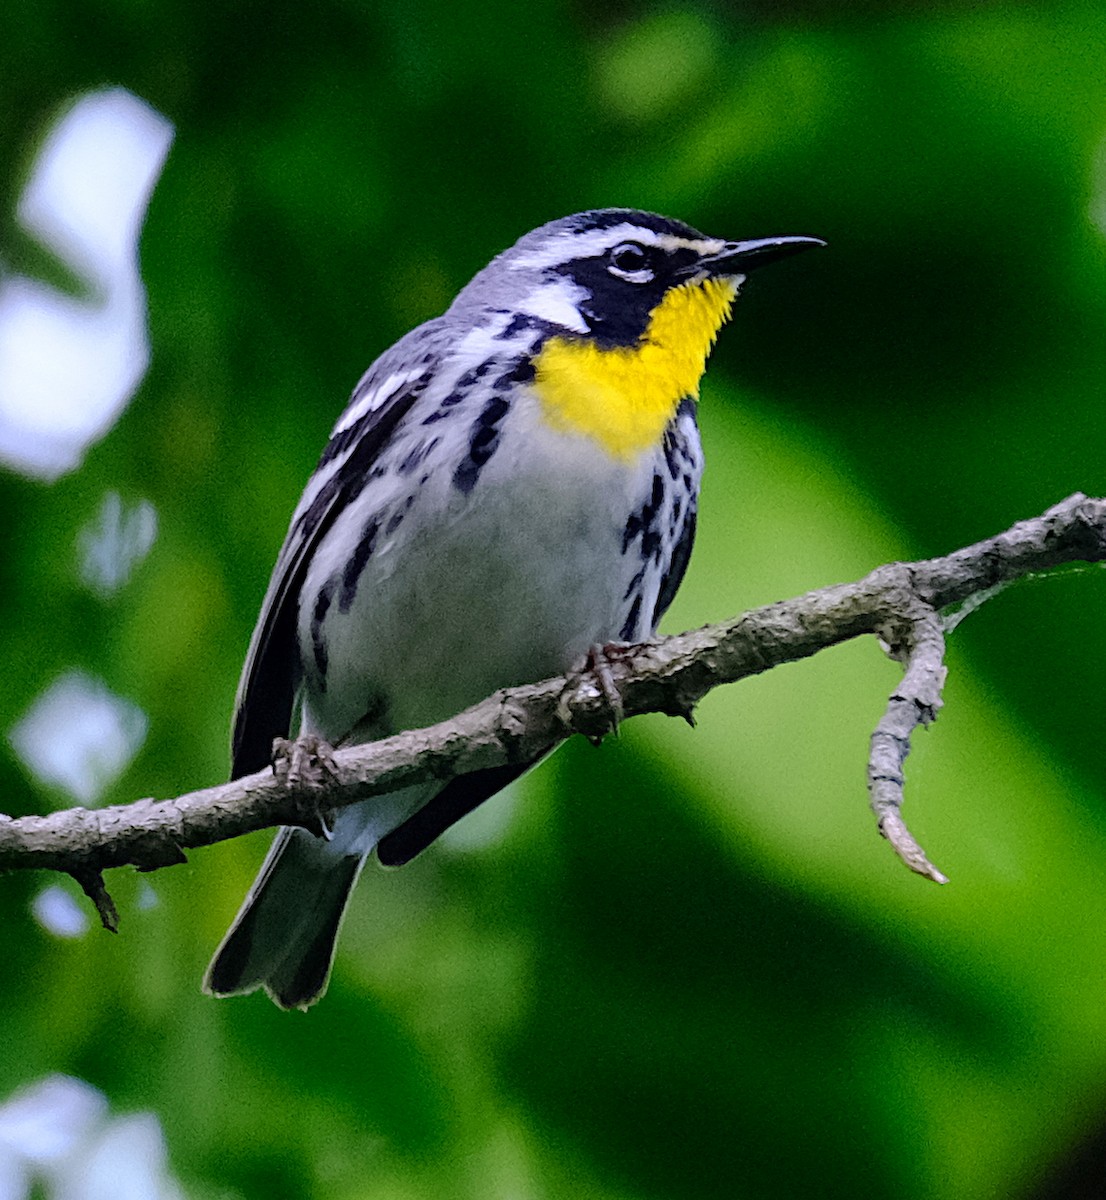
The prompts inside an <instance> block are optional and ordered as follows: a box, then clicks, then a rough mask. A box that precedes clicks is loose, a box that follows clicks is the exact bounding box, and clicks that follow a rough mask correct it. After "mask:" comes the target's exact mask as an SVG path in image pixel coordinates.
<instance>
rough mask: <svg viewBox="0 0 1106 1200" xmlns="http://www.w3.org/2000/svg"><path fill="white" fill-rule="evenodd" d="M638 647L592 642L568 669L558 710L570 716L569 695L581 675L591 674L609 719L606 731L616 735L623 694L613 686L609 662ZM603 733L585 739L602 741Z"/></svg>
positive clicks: (621, 714) (569, 721) (620, 643)
mask: <svg viewBox="0 0 1106 1200" xmlns="http://www.w3.org/2000/svg"><path fill="white" fill-rule="evenodd" d="M636 649H637V645H636V643H633V642H606V643H604V644H602V645H600V644H599V643H598V642H596V643H594V644H593V645H591V646H590V647H589V648H588V652H587V653H586V654H585V655H584V657H583V658H582V659H581V660H580V662H579V663H578V664H577V665H576V666H575V667H574V668H573V669H572V670H571V671H570V672H569V673H568V682H567V684H566V686H565V690H564V692H563V693H562V696H561V710H562V715H563V716H564V717H566V719H567V718H569V717H570V712H569V710H570V704H569V701H570V697H571V694H572V693H573V692H574V691H575V690H576V688H577V686H578V685H579V684H580V682H582V680H583V677H585V676H589V675H590V676H591V679H592V681H593V682H594V684H595V687H596V689H597V690H598V692H599V694H600V696H602V697H603V699H604V700H605V701H606V704H607V712H608V716H609V721H610V728H609V732H610V733H613V734H615V735H616V736H617V735H618V727H619V725H620V724H621V723H622V716H623V713H622V697H621V696H620V695H619V694H618V688H617V687H616V686H615V682H614V675H613V674H612V672H611V664H612V663H614V662H617V661H618V659H620V658H625V657H626V656H627V655H628V654H630V653H632V652H633V651H634V650H636ZM568 723H570V724H571V720H568ZM603 737H604V734H596V735H588V741H590V742H591V743H592V745H593V746H598V745H599V744H600V742H602V740H603Z"/></svg>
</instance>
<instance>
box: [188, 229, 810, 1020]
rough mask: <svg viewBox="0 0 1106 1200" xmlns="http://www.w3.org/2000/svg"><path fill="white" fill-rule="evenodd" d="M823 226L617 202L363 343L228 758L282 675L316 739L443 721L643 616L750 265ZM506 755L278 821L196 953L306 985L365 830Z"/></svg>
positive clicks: (661, 579)
mask: <svg viewBox="0 0 1106 1200" xmlns="http://www.w3.org/2000/svg"><path fill="white" fill-rule="evenodd" d="M821 244H822V243H821V242H820V241H819V240H818V239H816V238H809V237H780V238H767V239H763V240H758V241H744V242H726V241H720V240H718V239H716V238H709V237H704V236H703V234H701V233H698V232H696V230H694V229H692V228H690V227H689V226H687V225H684V224H683V223H681V222H680V221H673V220H669V219H667V218H665V217H659V216H655V215H653V214H650V213H644V212H636V211H633V210H630V209H602V210H597V211H592V212H585V213H579V214H577V215H576V216H571V217H565V218H564V219H563V220H560V221H553V222H551V223H550V224H548V225H543V226H542V227H541V228H540V229H536V230H534V231H533V232H532V233H528V234H527V235H526V236H525V237H524V238H522V239H521V240H520V241H519V242H517V243H516V244H515V245H514V246H512V247H511V249H509V250H507V251H505V252H504V253H503V254H500V255H499V256H498V258H495V259H493V260H492V262H491V263H490V264H489V265H488V266H487V267H485V268H484V269H483V270H482V271H480V272H479V274H477V275H476V277H475V278H474V279H473V280H472V281H471V283H469V284H468V286H467V287H465V288H463V289H462V290H461V292H460V293H459V294H458V296H457V298H456V299H455V300H454V301H453V303H452V304H451V305H450V307H449V308H448V310H447V311H446V312H445V313H444V314H443V315H442V316H440V317H437V318H435V319H434V320H432V321H428V322H427V323H426V324H425V325H421V326H419V328H417V329H415V330H413V331H412V332H411V333H409V334H407V336H406V337H404V338H401V339H400V341H398V342H397V343H396V344H395V345H394V346H393V347H392V348H391V349H390V350H388V351H387V352H386V353H385V354H383V355H382V356H381V357H380V358H379V359H377V361H376V362H375V363H374V364H373V366H371V367H370V368H369V370H368V371H367V372H366V374H365V376H364V377H363V378H362V380H361V382H360V383H359V384H358V385H357V387H356V388H355V389H354V392H353V396H352V398H351V400H350V403H349V405H348V407H347V408H346V410H345V412H344V413H343V414H342V416H341V417H340V418H339V420H338V423H337V425H336V426H335V427H334V431H333V433H332V434H331V437H330V441H329V443H328V444H327V446H326V449H325V450H324V451H323V456H322V459H321V460H320V462H319V465H318V467H317V469H316V471H315V473H314V475H312V477H311V479H310V480H309V481H308V484H307V489H306V490H305V492H304V494H303V498H302V499H301V500H300V503H299V507H298V508H297V509H296V511H295V513H294V515H293V517H292V524H291V527H290V529H289V531H288V535H287V537H286V538H285V541H284V545H283V547H282V549H281V551H280V557H279V558H278V560H277V564H276V568H275V570H274V571H273V577H272V580H271V582H270V584H269V590H268V593H267V595H266V597H265V602H264V605H263V607H262V610H261V616H260V619H259V620H258V623H257V628H256V630H255V631H254V635H253V640H252V641H251V643H250V648H249V654H248V656H247V658H246V664H245V668H244V670H243V673H242V681H241V684H240V686H239V690H238V699H237V709H236V715H235V722H234V736H233V777H238V776H239V775H244V774H247V773H249V772H252V771H257V770H259V769H261V768H262V767H264V766H266V765H267V764H268V763H269V760H270V754H271V749H272V742H273V739H274V737H276V736H280V735H283V734H285V733H287V732H288V726H289V723H290V721H291V720H292V713H293V710H294V708H295V707H296V704H297V700H298V703H299V707H300V710H301V714H302V717H301V732H302V733H311V734H316V735H318V736H320V737H322V738H324V739H326V740H327V741H328V742H330V743H331V744H333V745H345V744H350V743H356V742H366V741H370V740H372V739H374V738H378V737H383V736H385V735H387V734H391V733H395V732H397V731H399V730H402V729H409V728H416V727H418V726H422V725H429V724H431V723H433V722H435V721H439V720H443V719H445V718H446V717H449V716H452V715H453V714H454V713H457V712H460V711H461V710H462V709H464V708H467V707H468V706H469V705H470V704H473V703H475V702H476V701H478V700H481V699H483V698H484V697H485V696H488V695H490V694H491V693H492V692H494V691H495V690H496V689H497V688H502V687H508V686H510V685H513V684H520V683H527V682H533V681H536V680H539V679H544V678H546V677H548V676H553V675H558V674H563V673H564V672H566V671H568V670H570V669H571V668H572V667H573V666H574V665H576V664H578V663H579V662H580V661H581V659H583V657H584V656H585V655H586V654H587V652H588V651H589V649H590V648H591V647H593V646H596V645H603V644H605V643H610V642H613V641H623V642H633V641H637V640H640V639H642V638H645V637H648V636H649V635H651V634H652V633H653V632H654V630H655V629H656V625H657V622H658V620H659V619H660V617H661V614H662V613H663V612H664V611H665V609H666V608H667V607H668V605H669V604H670V603H671V602H672V599H673V597H674V595H675V593H676V589H677V587H678V586H679V584H680V580H681V578H682V577H683V574H684V570H685V568H686V567H687V562H688V557H689V556H690V554H691V545H692V540H693V537H694V533H695V517H696V503H697V497H698V492H699V477H700V474H701V471H702V465H703V464H702V453H701V449H700V444H699V431H698V427H697V425H696V411H695V402H696V397H697V395H698V391H699V380H700V378H701V376H702V374H703V370H704V368H705V365H706V359H707V355H708V353H709V352H710V348H711V346H712V344H713V342H714V338H715V335H716V334H717V332H718V330H719V328H720V327H721V325H722V323H723V322H724V321H725V320H726V318H727V317H728V316H729V312H730V307H731V305H732V304H733V301H734V298H735V297H736V295H737V291H738V286H739V285H740V284H741V283H742V281H743V277H744V276H745V274H746V272H748V271H749V270H751V269H752V268H754V267H759V266H760V265H762V264H763V263H769V262H773V261H774V260H776V259H779V258H783V257H784V256H786V255H789V254H792V253H794V252H796V251H798V250H804V249H806V248H807V247H810V246H817V245H821ZM522 770H524V768H521V767H503V768H499V769H496V770H489V771H483V772H478V773H476V774H472V775H467V776H463V777H461V778H457V779H454V780H452V781H451V782H449V783H447V784H446V785H445V786H444V787H443V786H442V785H441V784H427V785H423V786H419V787H412V788H406V789H404V790H402V791H398V792H394V793H391V794H389V795H386V796H380V797H377V798H375V799H372V800H367V801H364V802H362V803H359V804H355V805H353V806H351V807H348V808H343V809H340V810H339V811H338V812H337V813H336V815H335V818H334V821H333V827H332V830H331V836H330V838H329V839H324V838H321V837H316V836H314V835H313V834H311V833H309V832H307V831H306V830H303V829H282V830H281V831H280V833H279V834H278V835H277V838H276V840H275V841H274V843H273V846H272V849H271V850H270V851H269V856H268V858H267V859H266V860H265V864H264V866H263V867H262V869H261V872H260V874H259V875H258V877H257V880H256V882H255V883H254V885H253V887H252V888H251V890H250V893H249V895H248V896H247V897H246V900H245V902H244V904H243V906H242V909H241V911H240V912H239V914H238V916H237V918H236V919H235V921H234V924H233V925H232V926H231V929H230V932H229V933H228V934H227V936H226V938H225V939H224V940H223V943H222V945H221V946H220V948H219V950H218V952H217V954H216V955H215V958H214V960H213V962H212V964H211V967H210V968H209V970H208V974H207V978H206V980H205V986H206V988H207V989H208V990H209V991H211V992H213V993H215V994H216V995H231V994H237V993H242V992H250V991H253V990H254V989H255V988H257V987H259V986H261V987H264V988H265V990H266V991H267V992H268V993H269V994H270V995H271V996H272V998H273V999H274V1000H275V1001H276V1002H277V1003H278V1004H279V1005H281V1006H283V1007H286V1008H293V1007H306V1006H307V1005H309V1004H311V1003H312V1002H313V1001H315V1000H317V999H318V998H319V996H320V995H321V994H322V992H323V990H324V989H325V987H326V982H327V977H328V975H329V973H330V964H331V960H332V958H333V955H334V944H335V939H336V937H337V934H338V928H339V925H340V924H341V920H342V914H343V912H344V911H345V907H346V903H347V900H348V899H349V894H350V891H351V889H352V887H353V885H354V883H355V882H356V880H357V876H358V874H359V872H360V870H361V867H362V865H363V864H364V862H365V859H366V858H367V857H368V855H369V854H370V853H371V852H372V851H373V850H374V849H375V850H376V852H377V855H378V858H379V859H380V861H381V862H382V863H385V864H390V865H391V864H399V863H401V862H406V861H407V860H408V859H410V858H412V857H413V856H414V855H415V854H417V853H418V852H419V851H420V850H422V849H424V848H425V847H426V846H427V845H429V843H430V842H432V841H433V840H434V839H435V838H436V837H437V836H438V834H439V833H441V832H442V831H443V830H444V829H445V828H447V827H448V826H449V825H450V824H452V823H453V822H454V821H456V820H457V819H459V818H460V817H461V816H463V815H464V814H465V813H467V812H469V811H471V810H472V809H473V808H474V807H476V805H478V804H480V803H481V802H482V801H483V800H485V799H487V798H488V797H489V796H491V795H492V794H494V793H495V792H497V791H498V790H499V789H500V788H502V787H504V786H506V784H508V783H509V782H510V781H511V780H512V779H514V778H516V777H517V776H518V775H520V774H521V773H522Z"/></svg>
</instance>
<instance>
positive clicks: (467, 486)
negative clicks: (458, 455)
mask: <svg viewBox="0 0 1106 1200" xmlns="http://www.w3.org/2000/svg"><path fill="white" fill-rule="evenodd" d="M510 410H511V405H510V402H509V401H507V400H505V399H504V398H503V397H502V396H493V397H492V398H491V399H490V400H489V401H488V402H487V404H485V405H484V407H483V409H482V410H481V412H480V415H479V416H478V417H477V418H476V420H475V421H473V423H472V426H471V427H470V429H469V452H468V455H467V456H466V457H465V458H464V459H463V460H462V462H461V465H460V466H459V467H458V468H457V470H456V471H454V473H453V486H454V487H455V488H456V489H457V490H458V491H459V492H463V493H464V494H465V495H466V496H467V495H468V494H469V492H471V491H472V489H473V488H474V487H475V486H476V481H477V479H478V478H479V477H480V472H481V471H482V470H483V469H484V466H485V465H486V464H487V462H488V460H489V459H490V458H491V456H492V455H493V454H494V453H495V451H496V448H497V447H498V445H499V422H500V421H502V420H503V418H504V417H505V416H506V415H507V413H508V412H510Z"/></svg>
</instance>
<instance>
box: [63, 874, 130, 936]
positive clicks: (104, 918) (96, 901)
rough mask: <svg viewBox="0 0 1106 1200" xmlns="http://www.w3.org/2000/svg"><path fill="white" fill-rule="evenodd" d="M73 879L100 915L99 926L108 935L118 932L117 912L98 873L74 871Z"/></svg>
mask: <svg viewBox="0 0 1106 1200" xmlns="http://www.w3.org/2000/svg"><path fill="white" fill-rule="evenodd" d="M73 878H74V879H75V880H76V881H77V882H78V883H79V884H80V885H81V889H82V891H83V892H84V894H85V895H86V896H87V897H88V898H89V900H91V901H92V904H93V906H94V907H95V909H96V911H97V913H99V915H100V924H101V925H103V927H104V928H105V929H106V930H107V931H108V933H118V932H119V910H118V909H117V908H116V907H115V901H114V900H113V899H112V898H111V895H110V893H109V892H108V889H107V887H106V886H105V884H104V877H103V875H101V874H100V872H99V871H79V870H78V871H74V872H73Z"/></svg>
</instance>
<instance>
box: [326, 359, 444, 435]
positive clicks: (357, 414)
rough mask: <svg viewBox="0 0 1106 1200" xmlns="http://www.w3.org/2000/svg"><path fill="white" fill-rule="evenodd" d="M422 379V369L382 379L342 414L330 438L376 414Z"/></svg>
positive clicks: (358, 386) (358, 387)
mask: <svg viewBox="0 0 1106 1200" xmlns="http://www.w3.org/2000/svg"><path fill="white" fill-rule="evenodd" d="M421 377H422V369H420V370H418V371H396V372H395V373H393V374H391V375H389V376H388V377H387V378H386V379H382V380H381V381H380V383H378V384H377V385H376V387H373V388H369V390H368V391H367V392H366V393H365V394H364V395H363V396H361V397H359V398H358V399H357V400H355V401H354V403H353V404H351V405H350V406H349V408H347V409H346V411H345V412H344V413H342V415H341V416H340V417H339V418H338V424H337V425H335V426H334V428H333V429H332V430H331V431H330V436H331V437H334V435H335V434H337V433H341V432H342V430H343V429H348V428H349V427H350V426H351V425H355V424H356V423H357V422H358V421H360V420H361V418H362V417H364V416H365V415H366V414H367V413H371V412H376V411H377V410H378V409H380V408H383V407H384V405H385V404H387V403H388V401H389V400H391V398H392V397H393V396H395V395H396V393H397V392H399V391H400V389H401V388H404V387H406V386H407V384H409V383H414V382H415V380H416V379H420V378H421ZM360 387H361V385H360V384H358V385H357V388H356V389H355V392H356V391H359V390H360Z"/></svg>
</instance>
